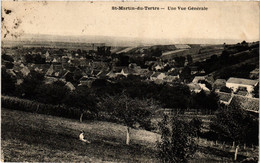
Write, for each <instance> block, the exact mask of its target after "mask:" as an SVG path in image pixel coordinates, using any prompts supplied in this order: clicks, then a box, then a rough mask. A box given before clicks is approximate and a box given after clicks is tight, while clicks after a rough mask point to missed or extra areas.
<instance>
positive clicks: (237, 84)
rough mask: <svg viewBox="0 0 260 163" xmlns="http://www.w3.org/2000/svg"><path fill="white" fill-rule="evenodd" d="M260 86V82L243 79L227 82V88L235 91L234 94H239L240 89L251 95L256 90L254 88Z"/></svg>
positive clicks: (233, 79) (230, 79)
mask: <svg viewBox="0 0 260 163" xmlns="http://www.w3.org/2000/svg"><path fill="white" fill-rule="evenodd" d="M257 84H258V80H250V79H243V78H233V77H231V78H229V79H228V80H227V82H226V87H228V88H230V89H232V90H233V92H237V90H238V89H239V88H242V87H244V88H246V90H247V92H249V93H251V92H252V91H253V90H254V87H255V86H256V85H257Z"/></svg>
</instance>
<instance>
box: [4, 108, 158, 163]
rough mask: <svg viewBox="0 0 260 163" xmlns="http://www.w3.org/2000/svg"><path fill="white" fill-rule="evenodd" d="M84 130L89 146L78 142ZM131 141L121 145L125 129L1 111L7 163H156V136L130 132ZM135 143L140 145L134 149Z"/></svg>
mask: <svg viewBox="0 0 260 163" xmlns="http://www.w3.org/2000/svg"><path fill="white" fill-rule="evenodd" d="M80 130H84V131H85V133H86V138H87V139H88V140H90V141H91V142H92V143H91V144H84V143H82V142H80V141H79V140H78V135H79V132H80ZM131 131H132V138H133V141H132V142H131V143H132V145H130V146H129V147H127V146H125V145H124V141H125V128H124V126H121V125H118V124H114V123H107V122H87V123H82V124H81V123H78V122H77V121H75V120H70V119H65V118H60V117H52V116H46V115H39V114H32V113H26V112H20V111H13V110H7V109H2V142H1V143H2V148H3V151H4V157H5V160H6V161H16V162H18V161H51V162H53V161H54V162H57V161H76V162H78V161H86V162H89V161H93V162H101V161H104V160H105V161H116V162H119V161H123V162H126V161H130V162H155V161H156V159H155V156H154V154H153V153H154V151H152V149H151V148H150V147H147V146H146V147H145V146H143V145H144V144H152V145H154V143H153V142H155V140H156V135H155V134H153V133H151V132H147V131H142V130H131ZM137 143H138V144H139V145H137Z"/></svg>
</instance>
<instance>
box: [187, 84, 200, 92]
mask: <svg viewBox="0 0 260 163" xmlns="http://www.w3.org/2000/svg"><path fill="white" fill-rule="evenodd" d="M187 86H188V87H189V89H190V91H191V92H194V93H200V91H201V90H202V88H201V87H200V85H199V84H198V83H189V84H187Z"/></svg>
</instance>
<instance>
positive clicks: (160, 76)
mask: <svg viewBox="0 0 260 163" xmlns="http://www.w3.org/2000/svg"><path fill="white" fill-rule="evenodd" d="M165 77H166V75H165V73H162V72H154V73H153V74H152V75H151V76H150V80H153V81H155V80H157V79H159V80H163V79H164V78H165Z"/></svg>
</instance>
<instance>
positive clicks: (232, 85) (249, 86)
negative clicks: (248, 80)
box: [226, 83, 254, 93]
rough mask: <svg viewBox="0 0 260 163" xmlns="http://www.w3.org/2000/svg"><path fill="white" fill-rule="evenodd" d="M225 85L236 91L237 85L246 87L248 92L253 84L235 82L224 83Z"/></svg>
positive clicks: (252, 88) (251, 89) (252, 87)
mask: <svg viewBox="0 0 260 163" xmlns="http://www.w3.org/2000/svg"><path fill="white" fill-rule="evenodd" d="M226 87H228V88H230V89H232V90H233V91H234V92H236V91H237V89H238V88H239V87H246V89H247V91H248V92H249V93H251V92H252V91H253V90H254V86H251V85H244V84H235V83H226Z"/></svg>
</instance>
